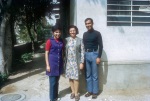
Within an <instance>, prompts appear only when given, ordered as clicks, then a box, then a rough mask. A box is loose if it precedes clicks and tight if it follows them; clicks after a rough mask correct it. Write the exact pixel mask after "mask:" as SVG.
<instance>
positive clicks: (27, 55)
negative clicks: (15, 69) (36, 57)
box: [21, 53, 33, 62]
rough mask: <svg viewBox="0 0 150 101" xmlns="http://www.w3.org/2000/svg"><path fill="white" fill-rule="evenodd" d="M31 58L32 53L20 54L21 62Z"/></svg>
mask: <svg viewBox="0 0 150 101" xmlns="http://www.w3.org/2000/svg"><path fill="white" fill-rule="evenodd" d="M32 58H33V53H25V54H23V55H22V56H21V59H22V61H23V62H28V61H31V60H32Z"/></svg>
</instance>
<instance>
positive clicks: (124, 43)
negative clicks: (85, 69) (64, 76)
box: [70, 0, 150, 89]
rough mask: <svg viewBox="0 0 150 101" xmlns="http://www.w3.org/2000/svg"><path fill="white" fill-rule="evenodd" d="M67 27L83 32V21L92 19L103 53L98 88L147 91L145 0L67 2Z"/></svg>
mask: <svg viewBox="0 0 150 101" xmlns="http://www.w3.org/2000/svg"><path fill="white" fill-rule="evenodd" d="M70 2H71V3H70V24H75V25H77V27H78V28H79V35H78V36H79V37H81V38H82V36H83V33H84V32H85V31H86V27H85V24H84V20H85V19H86V18H88V17H90V18H92V19H93V20H94V29H95V30H98V31H100V32H101V35H102V38H103V45H104V48H103V54H102V60H101V65H100V68H99V72H100V84H101V85H104V86H102V87H101V89H103V87H104V89H132V88H134V89H143V88H150V73H149V71H150V47H149V44H150V35H149V34H150V30H149V29H150V8H149V4H150V1H149V0H70Z"/></svg>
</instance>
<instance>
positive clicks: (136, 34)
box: [74, 0, 150, 63]
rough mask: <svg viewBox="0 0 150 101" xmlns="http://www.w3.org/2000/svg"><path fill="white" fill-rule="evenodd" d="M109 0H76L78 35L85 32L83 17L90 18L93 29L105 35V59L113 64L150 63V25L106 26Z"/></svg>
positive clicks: (103, 57) (80, 35) (103, 36)
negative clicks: (92, 21) (92, 22)
mask: <svg viewBox="0 0 150 101" xmlns="http://www.w3.org/2000/svg"><path fill="white" fill-rule="evenodd" d="M106 3H107V0H76V3H75V5H76V10H75V11H74V12H76V19H74V22H76V25H77V27H78V28H79V35H78V36H79V37H81V38H82V36H83V33H84V32H85V31H86V28H85V24H84V20H85V19H86V18H87V17H91V18H92V19H93V20H94V29H96V30H98V31H100V32H101V34H102V38H103V45H104V52H103V55H102V59H103V61H108V62H112V63H113V62H114V63H118V62H119V63H121V62H122V63H126V62H128V63H129V62H130V63H132V62H133V63H134V62H148V63H150V46H149V44H150V27H131V26H118V27H112V26H107V25H106V24H107V4H106Z"/></svg>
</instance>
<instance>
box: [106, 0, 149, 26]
mask: <svg viewBox="0 0 150 101" xmlns="http://www.w3.org/2000/svg"><path fill="white" fill-rule="evenodd" d="M107 26H150V0H107Z"/></svg>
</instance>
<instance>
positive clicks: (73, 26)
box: [69, 25, 79, 34]
mask: <svg viewBox="0 0 150 101" xmlns="http://www.w3.org/2000/svg"><path fill="white" fill-rule="evenodd" d="M70 28H74V29H75V30H76V34H79V30H78V28H77V26H75V25H70V26H69V30H70Z"/></svg>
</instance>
